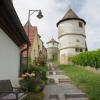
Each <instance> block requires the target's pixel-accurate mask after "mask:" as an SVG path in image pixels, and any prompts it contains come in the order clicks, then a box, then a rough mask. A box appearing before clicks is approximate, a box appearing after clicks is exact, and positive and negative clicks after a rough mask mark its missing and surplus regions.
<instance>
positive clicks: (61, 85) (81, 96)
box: [44, 66, 88, 100]
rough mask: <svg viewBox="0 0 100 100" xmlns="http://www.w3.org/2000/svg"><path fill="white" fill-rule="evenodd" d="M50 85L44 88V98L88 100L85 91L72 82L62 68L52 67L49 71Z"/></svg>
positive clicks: (50, 99) (49, 99)
mask: <svg viewBox="0 0 100 100" xmlns="http://www.w3.org/2000/svg"><path fill="white" fill-rule="evenodd" d="M47 77H48V79H49V80H48V85H47V86H46V87H45V89H44V93H45V98H44V100H88V99H87V96H86V94H85V93H83V92H82V91H81V90H80V89H79V88H77V87H76V86H75V85H74V84H72V82H71V80H70V78H69V77H68V76H66V75H64V73H63V72H62V71H61V70H58V69H55V68H54V66H51V69H50V70H49V71H48V73H47Z"/></svg>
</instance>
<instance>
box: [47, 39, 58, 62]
mask: <svg viewBox="0 0 100 100" xmlns="http://www.w3.org/2000/svg"><path fill="white" fill-rule="evenodd" d="M58 44H59V43H58V42H57V41H56V40H54V38H52V39H51V40H50V41H48V42H47V59H48V61H56V60H58V53H59V50H58Z"/></svg>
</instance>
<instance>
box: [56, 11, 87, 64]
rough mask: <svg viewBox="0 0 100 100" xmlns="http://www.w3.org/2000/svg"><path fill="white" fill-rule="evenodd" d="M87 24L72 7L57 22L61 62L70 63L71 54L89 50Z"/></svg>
mask: <svg viewBox="0 0 100 100" xmlns="http://www.w3.org/2000/svg"><path fill="white" fill-rule="evenodd" d="M85 24H86V22H85V21H84V20H83V19H81V18H79V17H78V16H77V15H76V14H75V13H74V11H73V10H72V9H69V10H68V12H67V13H66V14H65V16H64V17H63V19H62V20H60V21H59V22H58V23H57V27H58V34H59V35H58V38H59V50H60V64H68V63H70V61H69V58H70V56H73V55H75V54H78V53H80V52H84V51H86V50H87V45H86V40H85V38H86V35H85Z"/></svg>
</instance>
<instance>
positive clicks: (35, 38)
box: [23, 21, 43, 66]
mask: <svg viewBox="0 0 100 100" xmlns="http://www.w3.org/2000/svg"><path fill="white" fill-rule="evenodd" d="M28 25H29V26H28ZM28 27H29V33H28ZM24 29H25V31H26V33H27V35H28V37H29V40H30V44H31V45H30V46H29V50H28V56H29V58H31V63H32V64H33V63H35V62H37V61H38V58H39V55H40V52H41V53H42V50H43V41H42V40H41V36H40V35H39V34H38V29H37V27H36V26H32V25H31V23H30V22H28V21H27V22H26V24H25V25H24ZM25 46H26V45H24V47H23V48H25ZM26 47H27V46H26ZM23 57H24V60H23V61H24V66H25V65H26V62H27V61H25V60H27V59H26V58H27V51H25V52H23ZM26 66H27V65H26Z"/></svg>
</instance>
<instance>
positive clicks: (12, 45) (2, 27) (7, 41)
mask: <svg viewBox="0 0 100 100" xmlns="http://www.w3.org/2000/svg"><path fill="white" fill-rule="evenodd" d="M0 3H1V5H2V6H1V8H0V80H10V81H11V82H12V85H13V86H15V85H16V84H17V83H18V77H19V75H20V73H21V67H22V66H21V53H22V51H23V50H22V49H21V46H23V45H24V44H29V43H30V42H29V39H28V37H27V35H26V33H25V31H24V29H23V27H22V24H21V22H20V20H19V18H18V16H17V13H16V12H15V9H14V7H13V4H12V1H11V0H6V1H5V0H1V2H0ZM6 5H7V6H6Z"/></svg>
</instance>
